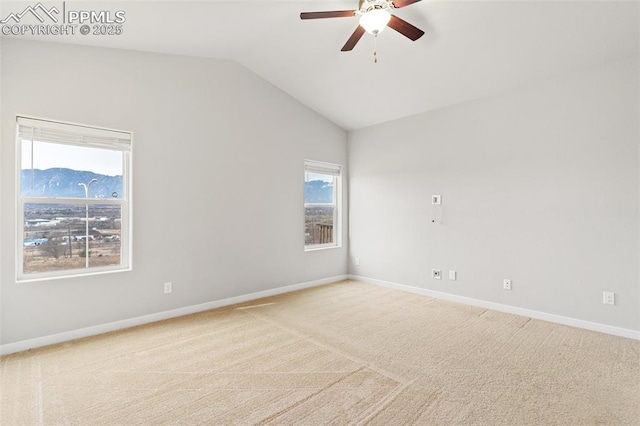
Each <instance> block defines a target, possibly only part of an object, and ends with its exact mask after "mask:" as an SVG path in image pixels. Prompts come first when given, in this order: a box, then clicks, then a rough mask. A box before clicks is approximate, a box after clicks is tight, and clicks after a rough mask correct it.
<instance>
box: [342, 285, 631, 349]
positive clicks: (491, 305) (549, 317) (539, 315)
mask: <svg viewBox="0 0 640 426" xmlns="http://www.w3.org/2000/svg"><path fill="white" fill-rule="evenodd" d="M349 279H350V280H354V281H361V282H364V283H369V284H375V285H379V286H381V287H387V288H392V289H396V290H402V291H406V292H409V293H415V294H420V295H423V296H429V297H434V298H436V299H443V300H448V301H450V302H457V303H462V304H465V305H471V306H478V307H481V308H486V309H492V310H494V311H500V312H506V313H508V314H514V315H520V316H524V317H529V318H535V319H539V320H543V321H548V322H553V323H556V324H562V325H568V326H571V327H577V328H584V329H586V330H591V331H598V332H600V333H606V334H612V335H614V336H619V337H626V338H629V339H635V340H640V331H638V330H631V329H628V328H620V327H614V326H612V325H606V324H600V323H597V322H590V321H584V320H580V319H575V318H569V317H564V316H561V315H555V314H549V313H546V312H540V311H534V310H531V309H525V308H518V307H516V306H509V305H503V304H500V303H495V302H488V301H486V300H480V299H473V298H471V297H465V296H458V295H455V294H449V293H442V292H439V291H433V290H427V289H424V288H419V287H413V286H409V285H405V284H398V283H394V282H390V281H383V280H378V279H375V278H367V277H361V276H358V275H349Z"/></svg>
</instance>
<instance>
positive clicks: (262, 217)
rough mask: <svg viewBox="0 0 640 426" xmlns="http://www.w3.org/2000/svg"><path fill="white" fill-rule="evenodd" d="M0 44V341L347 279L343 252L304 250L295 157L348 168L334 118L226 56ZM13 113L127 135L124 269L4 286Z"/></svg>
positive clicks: (9, 262) (11, 239)
mask: <svg viewBox="0 0 640 426" xmlns="http://www.w3.org/2000/svg"><path fill="white" fill-rule="evenodd" d="M1 49H2V57H3V61H2V70H1V71H2V75H3V79H2V87H1V106H2V116H1V120H2V125H3V126H2V146H1V152H2V155H1V158H2V163H1V169H2V181H1V184H2V187H1V189H2V199H1V210H0V212H1V218H2V222H1V227H0V231H1V234H2V242H1V243H0V244H1V250H2V261H1V268H2V271H1V272H0V280H1V282H0V291H1V294H0V295H1V309H0V312H1V318H0V319H1V327H2V328H1V332H2V335H1V340H0V343H2V344H7V343H11V342H17V341H23V340H25V339H33V338H37V337H40V336H48V335H52V334H54V333H63V332H67V331H70V330H76V329H80V328H84V327H91V326H95V325H100V324H105V323H109V322H113V321H118V320H123V319H128V318H133V317H137V316H142V315H148V314H153V313H157V312H162V311H167V310H170V309H175V308H180V307H185V306H190V305H195V304H200V303H205V302H209V301H215V300H219V299H223V298H228V297H232V296H237V295H243V294H247V293H252V292H257V291H261V290H266V289H272V288H275V287H281V286H286V285H291V284H297V283H303V282H307V281H312V280H317V279H322V278H327V277H331V276H337V275H343V274H346V272H347V260H346V259H347V255H346V248H344V247H343V248H340V249H332V250H322V251H315V252H306V253H305V252H304V251H303V245H304V235H303V229H304V227H303V220H304V218H303V207H302V206H303V160H304V159H315V160H321V161H327V162H332V163H339V164H343V165H345V166H346V133H345V132H344V131H343V130H341V129H339V128H338V127H337V126H335V125H334V124H332V123H330V122H329V121H327V120H326V119H324V118H322V117H320V116H319V115H318V114H316V113H315V112H313V111H311V110H309V109H308V108H307V107H305V106H303V105H302V104H300V103H298V102H297V101H295V100H293V99H292V98H290V97H289V96H287V95H286V94H284V93H283V92H282V91H280V90H279V89H277V88H275V87H274V86H272V85H270V84H269V83H267V82H266V81H264V80H262V79H261V78H259V77H257V76H256V75H255V74H253V73H251V72H250V71H248V70H247V69H246V68H244V67H242V66H240V65H238V64H237V63H235V62H231V61H220V60H207V59H196V58H188V57H179V56H169V55H159V54H148V53H140V52H132V51H119V50H108V49H100V48H90V47H79V46H71V45H62V44H49V43H37V42H27V41H17V40H8V39H3V40H2V44H1ZM16 114H23V115H28V116H34V117H42V118H50V119H57V120H62V121H70V122H77V123H83V124H89V125H97V126H104V127H107V128H115V129H122V130H129V131H132V132H133V134H134V151H133V179H134V180H133V205H134V213H133V235H134V245H133V271H132V272H125V273H117V274H107V275H101V276H91V277H83V278H70V279H62V280H53V281H45V282H36V283H16V281H15V267H14V265H15V255H14V252H15V250H14V244H15V220H16V218H15V216H16V215H15V202H14V194H15V175H16V170H15V150H14V147H15V135H14V131H15V116H16ZM345 197H346V191H345ZM344 204H345V205H346V202H345V203H344ZM344 217H345V223H346V215H345V216H344ZM343 229H345V230H346V227H344V228H343ZM344 235H345V237H346V233H345V234H344ZM343 241H345V242H346V238H343ZM164 281H173V293H172V294H171V295H165V294H163V289H162V284H163V282H164Z"/></svg>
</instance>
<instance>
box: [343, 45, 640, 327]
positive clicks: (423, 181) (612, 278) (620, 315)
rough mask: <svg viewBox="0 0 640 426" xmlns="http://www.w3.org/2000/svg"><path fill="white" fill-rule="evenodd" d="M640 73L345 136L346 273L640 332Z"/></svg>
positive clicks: (633, 66)
mask: <svg viewBox="0 0 640 426" xmlns="http://www.w3.org/2000/svg"><path fill="white" fill-rule="evenodd" d="M639 75H640V73H639V67H638V58H637V57H633V58H629V59H628V60H623V61H620V62H617V63H612V64H603V65H601V66H598V67H596V68H594V69H590V70H583V71H581V72H576V73H573V74H571V75H565V76H561V77H556V78H553V79H549V80H545V81H542V82H538V83H536V84H532V85H529V86H527V87H524V88H520V89H518V90H512V91H509V92H506V93H503V94H500V95H496V96H493V97H490V98H486V99H483V100H479V101H475V102H469V103H465V104H461V105H457V106H453V107H450V108H446V109H442V110H438V111H434V112H430V113H425V114H422V115H418V116H413V117H409V118H405V119H402V120H397V121H393V122H390V123H386V124H382V125H377V126H374V127H371V128H367V129H363V130H359V131H355V132H352V133H350V135H349V179H350V211H351V225H352V226H351V240H350V272H351V273H352V274H353V275H357V276H361V277H369V278H374V279H377V280H384V281H388V282H391V283H399V284H405V285H409V286H413V287H416V288H421V289H429V290H432V291H440V292H445V293H450V294H453V295H459V296H465V297H470V298H474V299H480V300H484V301H489V302H493V303H499V304H504V305H511V306H515V307H520V308H524V309H529V310H535V311H539V312H544V313H549V314H555V315H561V316H565V317H569V318H574V319H579V320H583V321H589V322H595V323H600V324H606V325H610V326H614V327H621V328H626V329H631V330H640V293H639V283H640V279H639V278H640V277H639V267H640V265H639V254H640V252H639V247H638V236H639V201H640V200H639V198H640V197H639V170H640V169H639V155H638V154H639V153H638V146H639V141H640V127H639V107H638V104H639V99H640V96H639V95H640V93H639V84H638V79H639ZM431 194H442V197H443V205H442V212H441V213H442V216H441V223H436V224H432V223H431V222H430V213H431V204H430V195H431ZM356 257H358V258H360V262H361V263H360V266H355V263H354V260H355V258H356ZM432 268H436V269H442V270H443V271H445V276H444V279H443V280H442V281H437V280H433V279H432V278H431V277H430V271H431V269H432ZM449 269H452V270H456V271H457V272H458V280H457V281H449V280H448V279H447V278H446V271H448V270H449ZM504 278H509V279H511V280H513V290H512V291H510V292H509V291H505V290H503V289H502V280H503V279H504ZM603 290H608V291H614V292H615V293H616V297H617V299H616V305H615V306H605V305H602V291H603Z"/></svg>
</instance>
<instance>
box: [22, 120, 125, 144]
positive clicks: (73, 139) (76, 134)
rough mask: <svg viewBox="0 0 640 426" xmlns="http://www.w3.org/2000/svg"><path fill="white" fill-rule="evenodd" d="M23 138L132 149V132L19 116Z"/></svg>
mask: <svg viewBox="0 0 640 426" xmlns="http://www.w3.org/2000/svg"><path fill="white" fill-rule="evenodd" d="M18 137H19V138H21V139H26V140H31V141H39V142H51V143H59V144H65V145H79V146H85V147H92V148H106V149H115V150H119V151H130V150H131V134H130V133H127V132H118V131H115V130H107V129H100V128H96V127H88V126H77V125H69V124H64V123H55V122H52V121H46V120H38V119H34V118H26V117H18Z"/></svg>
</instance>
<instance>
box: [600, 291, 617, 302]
mask: <svg viewBox="0 0 640 426" xmlns="http://www.w3.org/2000/svg"><path fill="white" fill-rule="evenodd" d="M602 304H603V305H615V304H616V294H615V293H614V292H612V291H603V292H602Z"/></svg>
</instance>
